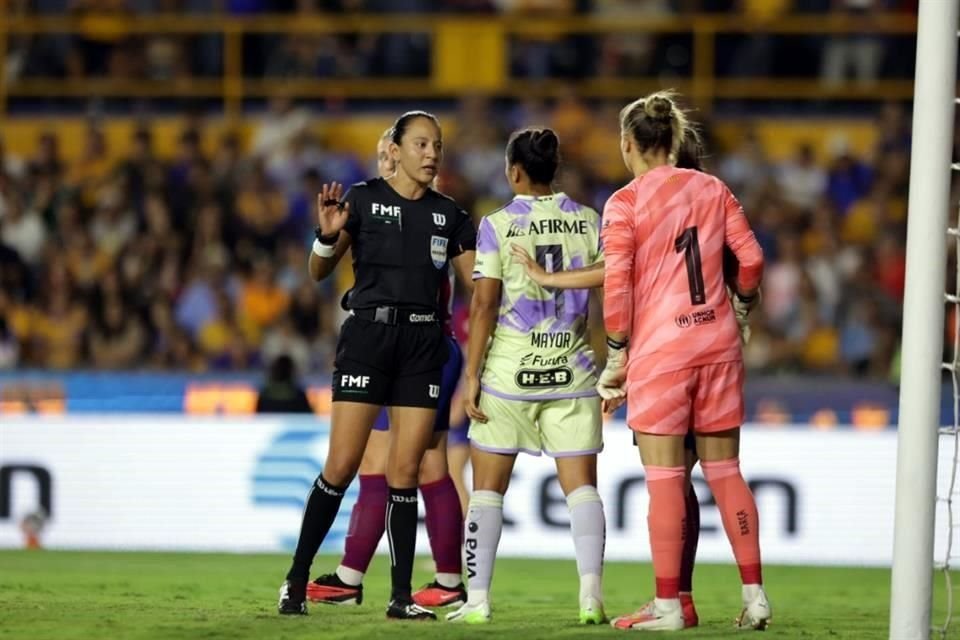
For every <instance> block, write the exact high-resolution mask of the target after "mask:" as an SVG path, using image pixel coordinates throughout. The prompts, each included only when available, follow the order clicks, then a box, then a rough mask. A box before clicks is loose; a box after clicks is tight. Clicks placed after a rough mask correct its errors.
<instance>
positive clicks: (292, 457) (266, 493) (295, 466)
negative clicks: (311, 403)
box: [253, 423, 358, 551]
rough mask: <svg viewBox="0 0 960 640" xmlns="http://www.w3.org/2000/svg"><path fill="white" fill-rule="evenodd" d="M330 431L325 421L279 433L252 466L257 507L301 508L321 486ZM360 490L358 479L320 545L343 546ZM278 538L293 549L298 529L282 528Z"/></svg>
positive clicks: (296, 509) (326, 546) (325, 548)
mask: <svg viewBox="0 0 960 640" xmlns="http://www.w3.org/2000/svg"><path fill="white" fill-rule="evenodd" d="M329 433H330V432H329V429H328V428H327V426H326V425H317V427H316V428H303V426H302V423H301V424H300V425H299V426H291V427H290V428H288V429H283V430H281V431H280V432H279V433H277V435H276V436H274V438H273V439H272V440H271V441H270V444H269V445H268V446H267V448H266V449H265V450H264V451H262V452H261V453H260V455H259V456H257V462H256V466H255V467H254V469H253V503H254V504H255V505H257V506H258V507H264V508H271V509H288V510H290V511H293V512H295V513H300V512H302V511H303V506H304V503H305V502H306V499H307V496H308V495H309V494H310V491H312V490H317V489H318V488H319V489H322V487H320V485H319V484H318V482H317V481H318V479H319V477H320V472H321V471H322V470H323V464H324V459H323V452H324V451H326V449H327V446H328V444H329ZM357 491H358V489H357V488H356V483H353V486H351V487H350V488H349V489H347V493H346V494H345V495H344V497H343V503H342V505H341V508H340V511H339V512H338V514H337V519H336V520H334V522H333V526H332V527H331V528H330V532H329V533H328V534H327V537H326V538H325V539H324V541H323V546H322V547H321V549H324V550H327V551H334V550H337V549H340V548H342V545H343V539H344V537H345V536H346V535H347V530H348V529H349V528H350V512H351V511H352V510H353V503H354V502H355V501H356V499H357ZM278 541H279V544H280V546H281V547H283V548H285V549H293V548H294V547H295V546H296V544H297V529H296V528H290V529H288V530H286V531H283V530H281V532H280V533H279V540H278Z"/></svg>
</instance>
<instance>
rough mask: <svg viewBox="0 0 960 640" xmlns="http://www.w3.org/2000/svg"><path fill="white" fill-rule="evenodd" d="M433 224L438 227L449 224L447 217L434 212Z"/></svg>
mask: <svg viewBox="0 0 960 640" xmlns="http://www.w3.org/2000/svg"><path fill="white" fill-rule="evenodd" d="M433 224H435V225H437V226H438V227H442V226H444V225H445V224H447V216H445V215H443V214H442V213H436V212H434V214H433Z"/></svg>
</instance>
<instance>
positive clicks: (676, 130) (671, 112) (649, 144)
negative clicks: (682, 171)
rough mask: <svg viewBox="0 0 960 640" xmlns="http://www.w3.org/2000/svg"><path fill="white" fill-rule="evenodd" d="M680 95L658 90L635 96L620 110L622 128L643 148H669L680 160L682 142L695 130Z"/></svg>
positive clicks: (669, 153)
mask: <svg viewBox="0 0 960 640" xmlns="http://www.w3.org/2000/svg"><path fill="white" fill-rule="evenodd" d="M676 98H677V94H676V92H674V91H673V90H667V91H658V92H656V93H652V94H650V95H648V96H646V97H644V98H640V99H639V100H634V101H633V102H631V103H630V104H628V105H627V106H626V107H624V108H623V110H622V111H620V129H621V131H622V132H623V133H626V134H628V135H629V136H630V137H631V138H632V139H633V141H634V142H636V143H637V146H638V147H639V148H640V151H641V152H645V151H656V150H662V151H666V152H667V157H668V160H669V162H670V163H671V164H676V163H677V158H678V156H679V154H680V148H681V145H683V143H684V140H685V139H686V138H687V135H688V132H690V131H691V130H693V127H692V125H691V123H690V122H689V121H688V119H687V114H686V111H684V110H683V109H682V108H680V107H679V106H678V105H677V101H676ZM693 135H696V134H695V133H694V134H693Z"/></svg>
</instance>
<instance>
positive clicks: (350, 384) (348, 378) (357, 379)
mask: <svg viewBox="0 0 960 640" xmlns="http://www.w3.org/2000/svg"><path fill="white" fill-rule="evenodd" d="M369 384H370V376H352V375H349V374H346V373H345V374H343V375H341V376H340V391H341V392H343V393H366V392H367V386H368V385H369Z"/></svg>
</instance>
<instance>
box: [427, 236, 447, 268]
mask: <svg viewBox="0 0 960 640" xmlns="http://www.w3.org/2000/svg"><path fill="white" fill-rule="evenodd" d="M447 242H448V240H447V238H444V237H441V236H430V258H431V259H432V260H433V266H435V267H436V268H437V269H443V267H444V265H446V264H447Z"/></svg>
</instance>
